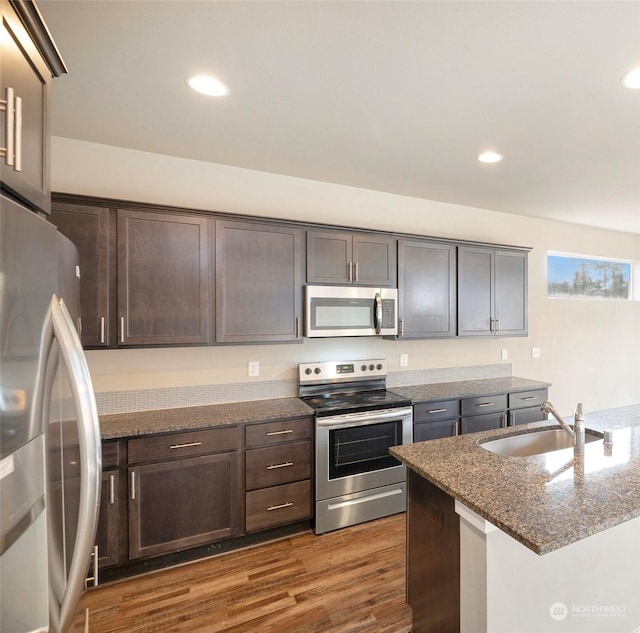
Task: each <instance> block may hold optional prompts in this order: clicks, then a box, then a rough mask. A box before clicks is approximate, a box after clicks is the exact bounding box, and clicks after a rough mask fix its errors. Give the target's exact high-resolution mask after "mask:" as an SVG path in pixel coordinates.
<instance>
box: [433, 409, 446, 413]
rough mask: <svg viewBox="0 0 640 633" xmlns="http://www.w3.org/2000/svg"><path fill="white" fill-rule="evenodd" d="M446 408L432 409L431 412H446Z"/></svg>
mask: <svg viewBox="0 0 640 633" xmlns="http://www.w3.org/2000/svg"><path fill="white" fill-rule="evenodd" d="M445 412H446V409H431V410H430V411H429V413H445Z"/></svg>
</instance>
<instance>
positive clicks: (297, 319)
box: [296, 317, 300, 338]
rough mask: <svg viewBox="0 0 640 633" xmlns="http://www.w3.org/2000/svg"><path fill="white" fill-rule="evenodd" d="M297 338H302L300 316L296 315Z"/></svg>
mask: <svg viewBox="0 0 640 633" xmlns="http://www.w3.org/2000/svg"><path fill="white" fill-rule="evenodd" d="M296 338H300V318H299V317H296Z"/></svg>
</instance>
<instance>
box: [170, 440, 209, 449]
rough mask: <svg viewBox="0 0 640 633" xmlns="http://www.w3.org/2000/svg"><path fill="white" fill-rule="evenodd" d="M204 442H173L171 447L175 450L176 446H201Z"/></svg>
mask: <svg viewBox="0 0 640 633" xmlns="http://www.w3.org/2000/svg"><path fill="white" fill-rule="evenodd" d="M201 444H202V442H187V443H185V444H171V446H169V448H170V449H171V450H175V449H176V448H191V447H192V446H200V445H201Z"/></svg>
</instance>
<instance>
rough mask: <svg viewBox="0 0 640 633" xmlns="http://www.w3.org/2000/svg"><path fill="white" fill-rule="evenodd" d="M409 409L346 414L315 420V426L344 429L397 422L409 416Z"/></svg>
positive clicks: (410, 410) (410, 411)
mask: <svg viewBox="0 0 640 633" xmlns="http://www.w3.org/2000/svg"><path fill="white" fill-rule="evenodd" d="M411 413H412V409H411V407H402V408H398V409H384V410H382V411H375V412H372V411H362V412H361V413H347V414H345V415H339V416H330V417H326V418H316V426H318V427H320V428H325V429H326V428H335V429H339V428H345V427H348V426H364V425H367V424H376V423H377V422H385V421H387V420H397V419H401V418H404V417H406V416H407V415H411Z"/></svg>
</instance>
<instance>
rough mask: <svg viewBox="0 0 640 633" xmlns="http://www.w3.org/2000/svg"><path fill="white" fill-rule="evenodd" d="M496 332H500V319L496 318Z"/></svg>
mask: <svg viewBox="0 0 640 633" xmlns="http://www.w3.org/2000/svg"><path fill="white" fill-rule="evenodd" d="M496 334H500V319H496Z"/></svg>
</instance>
